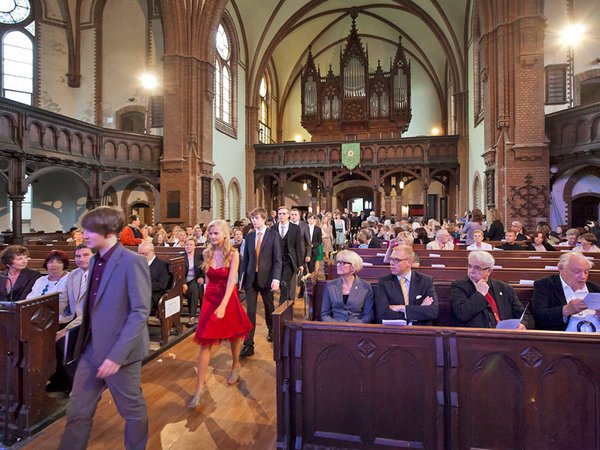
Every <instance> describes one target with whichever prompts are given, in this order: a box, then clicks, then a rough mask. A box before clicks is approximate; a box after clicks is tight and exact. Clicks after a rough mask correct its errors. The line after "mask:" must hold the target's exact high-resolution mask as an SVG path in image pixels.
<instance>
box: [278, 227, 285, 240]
mask: <svg viewBox="0 0 600 450" xmlns="http://www.w3.org/2000/svg"><path fill="white" fill-rule="evenodd" d="M279 234H280V235H281V238H282V239H283V238H284V237H285V227H284V226H283V225H281V231H280V232H279Z"/></svg>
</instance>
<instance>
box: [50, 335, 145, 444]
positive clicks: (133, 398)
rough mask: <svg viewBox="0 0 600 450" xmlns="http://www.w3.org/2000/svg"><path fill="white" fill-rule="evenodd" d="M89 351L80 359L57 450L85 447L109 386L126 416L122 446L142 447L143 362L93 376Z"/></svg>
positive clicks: (143, 440) (143, 435)
mask: <svg viewBox="0 0 600 450" xmlns="http://www.w3.org/2000/svg"><path fill="white" fill-rule="evenodd" d="M91 353H92V351H91V348H90V347H88V349H87V350H86V352H85V353H84V354H83V356H82V357H81V360H80V361H79V367H78V368H77V373H76V374H75V382H74V384H73V390H72V391H71V398H70V399H69V404H68V405H67V425H66V426H65V431H64V434H63V436H62V440H61V441H60V446H59V450H79V449H81V450H84V449H86V448H87V443H88V440H89V438H90V432H91V430H92V419H93V417H94V414H95V412H96V406H97V405H98V402H99V401H100V398H101V397H102V392H103V391H104V390H105V389H106V388H108V389H110V393H111V395H112V398H113V400H114V401H115V405H116V407H117V410H118V411H119V414H121V417H123V419H125V448H126V449H127V450H143V449H145V448H146V443H147V442H148V413H147V410H146V401H145V400H144V396H143V394H142V389H141V371H142V362H141V361H138V362H135V363H132V364H128V365H126V366H122V367H121V368H120V369H119V371H118V372H117V373H116V374H114V375H112V376H110V377H107V378H104V379H102V378H96V372H97V371H98V367H99V366H98V365H96V364H94V363H93V362H92V361H91V356H90V355H91Z"/></svg>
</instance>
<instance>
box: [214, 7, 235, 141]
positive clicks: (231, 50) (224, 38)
mask: <svg viewBox="0 0 600 450" xmlns="http://www.w3.org/2000/svg"><path fill="white" fill-rule="evenodd" d="M229 22H230V21H229V19H228V17H224V19H223V22H221V23H220V24H219V28H218V29H217V36H216V50H217V52H216V54H217V56H216V61H215V119H216V120H215V126H216V128H217V129H219V130H220V131H223V132H224V133H227V134H229V135H231V136H232V137H236V126H237V112H236V104H237V102H236V96H237V42H236V41H235V32H234V30H233V26H231V25H230V23H229Z"/></svg>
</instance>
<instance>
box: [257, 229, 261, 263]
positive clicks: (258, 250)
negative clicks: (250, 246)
mask: <svg viewBox="0 0 600 450" xmlns="http://www.w3.org/2000/svg"><path fill="white" fill-rule="evenodd" d="M257 236H258V237H257V239H256V271H257V272H258V257H259V256H260V244H262V233H261V232H260V231H259V232H258V234H257Z"/></svg>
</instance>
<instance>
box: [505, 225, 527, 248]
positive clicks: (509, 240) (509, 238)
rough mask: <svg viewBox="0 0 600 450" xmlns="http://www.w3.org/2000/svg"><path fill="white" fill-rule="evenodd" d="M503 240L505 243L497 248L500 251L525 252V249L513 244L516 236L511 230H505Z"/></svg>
mask: <svg viewBox="0 0 600 450" xmlns="http://www.w3.org/2000/svg"><path fill="white" fill-rule="evenodd" d="M504 239H505V240H506V242H505V243H504V244H502V245H501V246H500V247H498V248H501V249H502V250H525V247H523V246H522V245H520V244H517V243H516V242H515V241H516V239H517V236H516V233H515V232H514V231H513V230H506V232H505V233H504Z"/></svg>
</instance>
